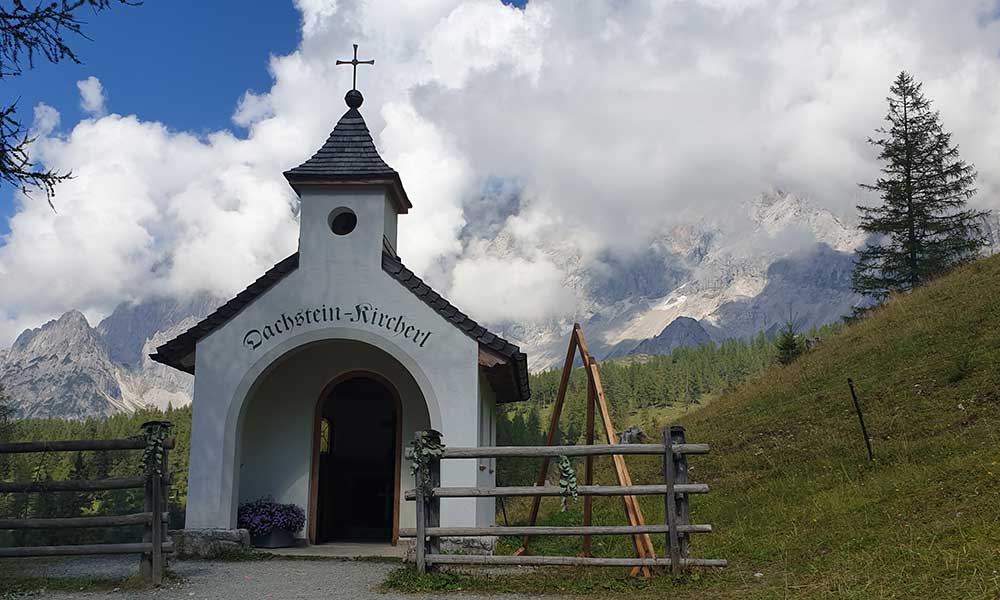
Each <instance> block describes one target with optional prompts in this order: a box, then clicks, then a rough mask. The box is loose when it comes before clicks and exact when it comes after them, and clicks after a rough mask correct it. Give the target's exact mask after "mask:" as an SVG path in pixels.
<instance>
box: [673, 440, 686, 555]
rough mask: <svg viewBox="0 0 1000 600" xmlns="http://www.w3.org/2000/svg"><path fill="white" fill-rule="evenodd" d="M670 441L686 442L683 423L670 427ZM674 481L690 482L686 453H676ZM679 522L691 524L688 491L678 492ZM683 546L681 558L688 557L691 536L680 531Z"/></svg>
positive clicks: (675, 442) (680, 540)
mask: <svg viewBox="0 0 1000 600" xmlns="http://www.w3.org/2000/svg"><path fill="white" fill-rule="evenodd" d="M670 443H671V444H686V443H687V438H686V436H685V433H684V427H683V426H682V425H672V426H671V427H670ZM673 465H674V483H675V484H682V483H688V459H687V455H686V454H674V461H673ZM675 497H676V499H677V523H678V524H679V525H690V524H691V508H690V505H689V503H688V495H687V494H686V493H681V494H677V495H676V496H675ZM677 538H678V540H679V542H680V546H681V558H688V556H689V554H690V553H689V546H690V543H691V536H690V535H689V534H687V533H680V534H678V536H677Z"/></svg>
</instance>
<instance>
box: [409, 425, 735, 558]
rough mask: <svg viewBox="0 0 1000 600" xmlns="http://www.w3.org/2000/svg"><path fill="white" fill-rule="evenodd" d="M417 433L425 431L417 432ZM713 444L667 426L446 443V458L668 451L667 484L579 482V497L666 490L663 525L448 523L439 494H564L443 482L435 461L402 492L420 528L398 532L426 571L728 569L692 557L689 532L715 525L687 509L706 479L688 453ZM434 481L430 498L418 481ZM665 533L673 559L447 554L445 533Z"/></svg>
mask: <svg viewBox="0 0 1000 600" xmlns="http://www.w3.org/2000/svg"><path fill="white" fill-rule="evenodd" d="M418 435H419V434H418ZM708 451H709V448H708V445H707V444H688V443H686V440H685V435H684V428H683V427H680V426H673V427H665V428H664V443H663V444H614V445H580V446H504V447H483V448H445V450H444V455H443V456H442V459H469V458H501V457H548V458H551V457H556V456H567V457H570V456H584V457H592V456H609V455H610V456H622V455H625V454H646V455H649V454H654V455H661V456H662V457H663V475H664V483H663V484H657V485H614V486H606V485H581V486H578V488H577V493H578V494H579V495H580V496H584V497H587V496H621V497H623V499H624V498H625V497H628V496H640V495H662V496H663V499H664V505H665V515H666V521H667V522H666V523H664V524H662V525H621V526H590V525H583V526H560V527H546V526H536V525H527V526H518V527H442V526H441V524H440V523H441V501H440V499H441V498H480V497H500V496H502V497H510V496H533V497H541V496H560V495H561V494H562V492H561V490H560V488H559V486H552V485H541V486H538V485H536V486H508V487H441V462H440V460H432V461H431V462H430V464H429V465H428V466H427V467H426V469H425V471H426V472H423V473H419V474H418V478H417V481H418V484H417V487H416V489H414V490H409V491H407V492H406V494H405V495H404V498H405V499H406V500H413V501H416V503H417V527H416V528H415V529H402V530H400V537H411V538H416V548H415V550H416V563H417V569H418V570H419V571H420V572H421V573H423V572H425V571H426V570H427V568H428V567H433V566H434V565H442V564H476V565H576V566H626V567H670V568H671V570H672V572H673V573H674V574H675V575H677V574H679V573H680V571H681V569H683V568H686V567H725V566H726V565H727V564H728V563H727V562H726V561H725V560H720V559H702V558H691V556H690V552H689V550H690V536H691V534H694V533H708V532H711V531H712V526H711V525H701V524H691V521H690V511H689V507H688V495H689V494H704V493H707V492H708V485H706V484H702V483H690V482H688V468H687V456H688V455H690V454H707V453H708ZM421 480H423V481H430V482H431V487H432V488H433V489H432V493H431V494H430V495H429V496H427V495H425V494H424V492H423V486H421V485H419V482H420V481H421ZM642 534H663V535H664V536H665V548H667V550H668V551H669V554H670V555H669V557H664V558H655V557H654V558H649V557H629V558H598V557H591V556H528V555H526V554H521V555H516V556H476V555H465V554H442V553H441V546H440V541H441V538H442V537H478V536H502V535H513V536H535V535H583V536H592V535H631V536H637V535H642Z"/></svg>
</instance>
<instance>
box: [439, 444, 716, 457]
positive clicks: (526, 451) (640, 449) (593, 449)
mask: <svg viewBox="0 0 1000 600" xmlns="http://www.w3.org/2000/svg"><path fill="white" fill-rule="evenodd" d="M671 450H672V451H673V452H674V454H708V450H709V449H708V444H674V445H673V446H672V447H671ZM615 454H618V455H623V454H663V444H593V445H587V446H582V445H581V446H492V447H483V448H445V449H444V455H443V456H442V457H441V458H501V457H526V458H536V457H545V456H548V457H550V458H552V457H556V456H610V455H615Z"/></svg>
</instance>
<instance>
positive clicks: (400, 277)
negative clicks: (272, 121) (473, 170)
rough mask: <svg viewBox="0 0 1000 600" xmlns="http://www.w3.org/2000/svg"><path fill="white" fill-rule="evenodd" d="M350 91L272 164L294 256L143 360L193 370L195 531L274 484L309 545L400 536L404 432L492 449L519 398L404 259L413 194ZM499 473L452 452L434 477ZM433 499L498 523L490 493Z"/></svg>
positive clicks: (191, 500)
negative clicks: (297, 156) (286, 207)
mask: <svg viewBox="0 0 1000 600" xmlns="http://www.w3.org/2000/svg"><path fill="white" fill-rule="evenodd" d="M345 100H346V102H347V106H348V110H347V112H346V113H344V116H343V117H341V119H340V121H338V122H337V125H336V127H335V128H334V129H333V132H332V133H331V134H330V136H329V138H328V139H327V140H326V143H324V144H323V146H322V147H321V148H320V149H319V150H318V151H317V152H316V153H315V154H314V155H313V156H312V158H310V159H309V160H307V161H305V162H304V163H302V164H301V165H299V166H298V167H295V168H294V169H291V170H289V171H287V172H285V173H284V175H285V178H286V179H287V180H288V183H289V184H290V185H291V187H292V189H294V190H295V192H296V193H297V194H298V196H299V199H300V202H301V210H300V226H299V227H300V230H299V247H298V251H297V252H295V253H294V254H292V255H291V256H289V257H288V258H286V259H284V260H282V261H281V262H279V263H278V264H276V265H275V266H274V267H273V268H271V269H270V270H268V271H267V272H266V273H264V275H263V276H262V277H260V278H259V279H258V280H257V281H255V282H254V283H253V284H252V285H250V287H248V288H247V289H245V290H243V291H242V292H240V293H239V294H237V295H236V297H235V298H233V299H231V300H229V301H228V302H226V303H225V304H224V305H223V306H221V307H220V308H219V309H218V310H216V311H215V312H213V313H212V314H211V315H209V316H208V317H206V318H205V319H204V320H203V321H201V322H200V323H198V324H197V325H195V326H194V327H192V328H191V329H189V330H188V331H187V332H185V333H183V334H181V335H179V336H178V337H177V338H175V339H173V340H171V341H170V342H168V343H166V344H164V345H162V346H160V347H159V348H157V350H156V353H155V354H154V355H152V358H153V359H154V360H157V361H159V362H161V363H163V364H166V365H169V366H171V367H174V368H177V369H180V370H182V371H185V372H188V373H193V374H194V376H195V381H194V401H193V423H192V431H191V456H190V472H189V475H188V498H187V518H186V527H187V528H189V529H209V528H221V529H233V528H235V527H236V511H237V507H238V505H239V504H240V503H241V502H246V501H250V500H254V499H257V498H260V497H263V496H272V497H274V498H275V499H276V500H278V501H280V502H291V503H295V504H297V505H299V506H301V507H303V508H304V509H305V511H306V527H305V530H304V532H303V533H302V534H301V535H302V536H304V537H305V538H306V539H307V541H308V543H311V544H322V543H327V542H333V541H341V540H367V541H384V542H388V543H396V541H397V540H398V537H399V529H400V528H401V527H404V528H405V527H413V526H414V524H415V511H414V506H413V503H412V502H406V501H402V500H401V498H402V492H404V491H405V490H407V489H411V488H412V487H413V478H412V477H411V476H410V474H409V466H408V463H407V461H406V460H405V458H404V452H403V450H404V446H405V445H406V444H407V443H408V442H409V441H410V440H412V439H413V436H414V432H416V431H419V430H423V429H428V428H432V429H437V430H438V431H440V432H442V434H443V441H444V443H445V444H446V445H448V446H487V445H495V441H496V440H495V437H496V421H495V410H496V405H497V404H499V403H505V402H516V401H520V400H526V399H527V398H528V397H529V394H530V391H529V388H528V372H527V360H526V357H525V355H524V353H523V352H521V351H520V349H519V348H518V347H517V346H515V345H513V344H511V343H509V342H507V341H506V340H504V339H503V338H501V337H499V336H497V335H494V334H492V333H490V332H489V331H487V330H486V329H485V328H483V327H482V326H480V325H478V324H477V323H476V322H475V321H473V320H472V319H470V318H469V317H468V316H466V315H465V314H464V313H462V312H461V311H460V310H459V309H457V308H456V307H455V306H453V305H452V304H451V303H450V302H448V300H446V299H445V298H443V297H442V296H441V295H440V294H438V293H436V292H435V291H434V290H432V289H431V288H430V287H428V286H427V285H426V284H425V283H424V282H423V281H421V279H420V278H419V277H417V276H416V275H415V274H414V273H413V272H412V271H410V270H408V269H407V268H406V267H405V266H404V263H403V261H402V259H401V257H400V256H401V254H402V253H405V250H406V249H405V248H397V244H396V240H397V237H396V225H397V220H398V218H399V216H400V215H405V214H406V213H407V212H408V211H409V209H410V208H411V204H410V200H409V198H407V195H406V190H405V189H404V188H403V182H402V181H401V180H400V177H399V174H398V173H397V172H396V171H395V170H393V169H392V168H391V167H389V166H388V165H387V164H386V163H385V162H384V161H383V160H382V158H381V157H380V156H379V154H378V151H377V150H376V148H375V144H374V143H373V141H372V137H371V134H370V133H369V131H368V127H367V125H366V124H365V120H364V118H362V116H361V113H360V112H359V109H360V108H361V105H362V102H363V98H362V95H361V93H360V92H358V91H357V90H356V89H352V90H351V91H350V92H348V93H347V96H346V97H345ZM403 255H404V256H405V254H403ZM495 468H496V465H495V463H494V459H479V460H476V459H469V460H454V461H446V462H445V463H444V464H443V465H442V473H441V479H442V485H446V486H475V485H480V486H484V485H486V486H492V485H494V479H495V475H494V473H495ZM442 502H443V506H442V511H441V512H442V523H441V524H442V525H444V526H486V525H492V524H493V522H494V500H493V499H492V498H479V499H473V498H469V499H445V500H443V501H442Z"/></svg>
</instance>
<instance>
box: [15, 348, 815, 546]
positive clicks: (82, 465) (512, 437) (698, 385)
mask: <svg viewBox="0 0 1000 600" xmlns="http://www.w3.org/2000/svg"><path fill="white" fill-rule="evenodd" d="M815 334H816V332H813V333H812V334H811V335H815ZM820 334H822V335H825V334H826V331H821V332H820ZM775 360H776V351H775V346H774V343H773V342H772V341H770V340H768V339H767V338H766V337H765V336H764V335H763V334H761V335H758V336H756V337H754V338H753V339H751V340H729V341H726V342H723V343H722V344H720V345H718V346H717V345H714V344H706V345H704V346H701V347H698V348H678V349H676V350H674V352H673V353H672V354H671V355H669V356H632V357H627V358H623V359H615V360H609V361H605V362H602V363H601V367H600V368H601V376H602V380H603V383H604V387H605V392H606V394H607V399H608V403H609V406H610V409H611V412H612V419H613V420H614V423H615V426H616V427H617V428H618V429H623V428H624V427H626V426H628V425H632V424H640V425H643V426H646V427H652V426H654V425H655V426H659V425H662V423H657V422H656V421H657V410H662V409H663V408H665V407H669V406H685V405H687V406H691V405H695V404H698V403H700V402H701V401H703V399H705V398H706V397H712V396H715V395H718V394H721V393H723V392H724V391H726V390H727V389H729V388H732V387H734V386H736V385H737V384H739V383H740V382H742V381H744V380H745V379H747V378H748V377H752V376H754V375H756V374H759V373H761V372H762V371H764V370H765V369H766V368H767V367H768V366H770V365H771V364H772V363H774V362H775ZM559 377H560V371H559V370H549V371H545V372H542V373H537V374H535V375H532V377H531V390H532V399H531V400H530V401H529V402H523V403H517V404H514V405H510V406H509V407H506V408H503V409H501V411H500V414H499V418H498V419H497V439H498V441H499V443H500V444H501V445H506V446H510V445H539V444H544V443H545V434H546V429H547V427H548V420H549V415H550V414H551V405H552V403H553V401H554V400H555V396H556V390H557V388H558V385H559ZM586 386H587V380H586V377H585V376H584V373H583V371H582V370H581V369H579V368H578V369H576V370H574V372H573V374H572V376H571V377H570V383H569V387H568V391H567V395H566V403H565V406H564V408H563V412H562V418H561V419H560V427H559V440H558V441H559V442H560V443H566V444H575V443H578V442H580V441H582V439H583V437H584V426H585V423H586V399H587V389H586ZM149 420H166V421H170V422H172V423H173V424H174V429H173V435H175V436H176V438H177V446H176V449H175V450H174V451H172V452H171V454H170V472H171V476H172V480H173V484H172V486H171V491H170V512H171V527H172V528H177V527H183V514H184V507H185V502H186V498H187V467H188V448H189V441H190V436H191V408H190V407H185V408H178V409H169V410H166V411H157V410H146V411H140V412H137V413H135V414H131V415H126V414H120V415H115V416H112V417H108V418H105V419H88V420H86V421H70V420H64V419H29V420H20V421H16V420H11V419H9V418H5V414H4V411H3V403H2V401H0V441H23V440H68V439H114V438H124V437H131V436H135V435H138V434H139V430H140V425H141V424H142V423H143V422H145V421H149ZM647 433H650V435H652V436H654V437H655V434H654V432H653V431H652V430H649V431H647ZM598 440H599V441H603V436H602V435H600V434H599V435H598ZM140 459H141V452H139V451H116V452H52V453H40V454H19V455H9V456H3V455H0V480H6V481H44V480H47V479H52V480H59V479H101V478H106V477H130V476H135V475H137V474H139V473H140V472H141V465H140ZM537 469H538V462H537V459H504V460H501V461H499V463H498V473H497V476H498V480H499V483H500V484H501V485H526V484H530V483H532V482H533V481H534V479H535V477H536V475H537ZM141 507H142V494H141V490H121V491H110V492H97V493H71V492H61V493H49V494H6V495H5V494H0V517H5V518H28V517H69V516H97V515H114V514H127V513H130V512H137V511H139V510H141ZM141 533H142V532H141V529H139V528H137V529H135V530H132V531H129V530H123V529H121V528H118V529H89V530H75V531H65V530H64V531H55V530H53V531H44V530H36V531H16V532H15V531H0V546H8V545H25V544H55V543H107V542H113V541H134V540H138V539H140V538H139V537H138V536H140V535H141Z"/></svg>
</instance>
